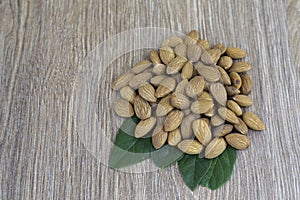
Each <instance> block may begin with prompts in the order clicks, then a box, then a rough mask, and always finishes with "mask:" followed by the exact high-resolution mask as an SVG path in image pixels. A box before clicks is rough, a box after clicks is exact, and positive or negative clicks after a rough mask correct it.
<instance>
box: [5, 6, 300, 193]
mask: <svg viewBox="0 0 300 200" xmlns="http://www.w3.org/2000/svg"><path fill="white" fill-rule="evenodd" d="M299 13H300V5H299V1H297V0H289V1H287V2H285V1H279V0H276V1H273V0H254V1H246V0H242V1H234V0H224V1H221V0H216V1H206V0H199V1H180V0H176V1H175V0H166V1H156V0H155V1H142V0H133V1H105V0H103V1H97V0H91V1H84V0H78V1H58V0H48V1H29V0H28V1H23V0H22V1H21V0H19V1H13V0H11V1H5V0H0V81H1V82H0V84H1V85H0V130H1V135H0V184H1V185H0V199H300V178H299V174H300V154H299V152H300V148H299V146H300V139H299V138H300V137H299V134H300V127H299V124H300V116H299V111H300V104H299V102H300V101H299V98H300V95H299V91H300V90H299V89H300V88H299V74H300V67H299V62H300V60H299V58H300V54H299V52H300V49H299V46H300V45H299V44H300V39H299V24H300V21H299V19H300V15H299ZM137 27H161V28H169V29H172V30H178V31H182V32H186V31H188V30H191V29H198V30H199V31H200V33H201V37H203V38H206V39H208V40H209V41H211V43H217V42H222V43H224V44H225V45H228V46H237V47H241V48H243V49H245V50H246V51H247V52H248V53H249V56H248V58H247V60H249V61H250V62H251V63H252V64H253V70H252V72H251V75H252V76H253V79H254V88H255V91H254V92H253V93H252V94H251V97H252V98H253V99H254V100H255V104H254V106H252V107H251V108H250V110H252V111H254V112H256V113H258V115H259V116H261V117H262V119H263V121H264V122H265V124H266V131H264V132H261V133H257V132H252V133H250V138H251V142H252V144H251V147H250V148H249V149H247V150H245V151H240V152H238V158H237V163H236V165H235V169H234V172H233V175H232V178H231V179H230V181H228V182H227V183H226V184H225V185H224V186H223V187H222V188H220V189H218V190H215V191H211V190H209V189H206V188H201V187H199V188H198V189H197V190H196V191H195V192H194V193H192V192H190V191H189V189H188V188H187V187H186V186H185V184H184V183H183V180H182V178H181V176H180V174H179V172H178V169H177V167H176V166H173V167H171V168H167V169H164V170H159V171H155V172H151V173H150V172H149V173H137V174H130V173H124V172H120V171H114V170H111V169H109V168H108V167H107V166H105V165H103V164H101V163H100V162H99V161H98V160H97V159H96V158H95V157H94V156H93V155H92V154H90V153H89V151H87V150H86V148H85V147H84V145H83V144H82V142H81V140H80V139H79V135H78V131H77V126H78V125H77V124H76V120H75V118H76V114H77V113H74V87H75V86H76V85H75V84H74V83H75V80H76V73H77V71H78V69H79V68H80V66H81V64H82V62H83V60H84V58H85V57H86V56H87V55H88V54H89V53H90V52H91V51H92V50H93V49H94V48H96V47H97V45H99V44H100V43H101V42H102V41H104V40H105V39H107V38H109V37H110V36H113V35H114V34H117V33H119V32H121V31H125V30H130V29H133V28H137ZM145 55H146V53H145V52H144V51H137V52H132V53H128V54H126V55H124V56H122V57H121V58H120V59H118V60H116V61H115V62H114V65H113V66H112V69H111V70H109V71H107V73H106V75H105V80H106V81H107V82H106V83H107V84H106V85H105V84H104V85H103V86H102V87H105V88H106V89H107V88H108V86H109V85H108V84H110V81H112V80H113V79H114V78H115V77H116V76H117V75H118V74H120V73H122V72H124V71H126V69H128V67H129V66H131V65H132V64H133V63H134V62H136V61H138V60H141V59H142V58H143V56H145ZM120 66H122V67H120ZM123 66H124V67H123ZM75 89H76V88H75ZM105 91H106V90H105ZM101 95H105V94H101ZM101 95H100V96H101ZM95 109H96V108H95ZM112 123H114V122H109V123H108V124H109V125H108V126H112V125H111V124H112Z"/></svg>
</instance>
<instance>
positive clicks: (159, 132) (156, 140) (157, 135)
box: [151, 126, 168, 149]
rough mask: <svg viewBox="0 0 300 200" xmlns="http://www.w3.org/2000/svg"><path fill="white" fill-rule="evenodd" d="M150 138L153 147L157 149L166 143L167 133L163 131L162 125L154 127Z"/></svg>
mask: <svg viewBox="0 0 300 200" xmlns="http://www.w3.org/2000/svg"><path fill="white" fill-rule="evenodd" d="M151 139H152V145H153V147H154V148H155V149H159V148H161V147H162V146H163V145H164V144H165V143H166V141H167V139H168V133H167V132H165V131H164V129H163V126H159V127H156V128H155V130H154V131H153V135H152V138H151Z"/></svg>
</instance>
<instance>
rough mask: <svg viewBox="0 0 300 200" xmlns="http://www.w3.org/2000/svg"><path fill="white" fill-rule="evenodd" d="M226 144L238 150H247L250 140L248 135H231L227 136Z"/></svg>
mask: <svg viewBox="0 0 300 200" xmlns="http://www.w3.org/2000/svg"><path fill="white" fill-rule="evenodd" d="M225 139H226V142H227V143H228V144H229V145H230V146H232V147H233V148H236V149H238V150H243V149H247V148H248V147H249V145H250V140H249V138H248V137H247V136H246V135H242V134H239V133H230V134H228V135H226V136H225Z"/></svg>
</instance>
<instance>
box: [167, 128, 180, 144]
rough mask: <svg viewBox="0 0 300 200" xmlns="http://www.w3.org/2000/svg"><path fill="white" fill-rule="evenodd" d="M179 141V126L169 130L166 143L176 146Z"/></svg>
mask: <svg viewBox="0 0 300 200" xmlns="http://www.w3.org/2000/svg"><path fill="white" fill-rule="evenodd" d="M180 141H181V133H180V129H179V128H177V129H175V130H174V131H171V132H169V135H168V144H169V145H170V146H176V145H177V144H178V143H179V142H180Z"/></svg>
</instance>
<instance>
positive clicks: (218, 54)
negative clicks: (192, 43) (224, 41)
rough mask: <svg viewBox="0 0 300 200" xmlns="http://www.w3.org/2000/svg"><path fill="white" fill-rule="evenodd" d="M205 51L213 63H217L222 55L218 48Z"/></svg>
mask: <svg viewBox="0 0 300 200" xmlns="http://www.w3.org/2000/svg"><path fill="white" fill-rule="evenodd" d="M206 51H207V52H208V54H209V55H210V57H211V58H212V60H213V62H214V63H217V62H218V60H219V59H220V57H221V55H222V52H221V50H220V49H208V50H206Z"/></svg>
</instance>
